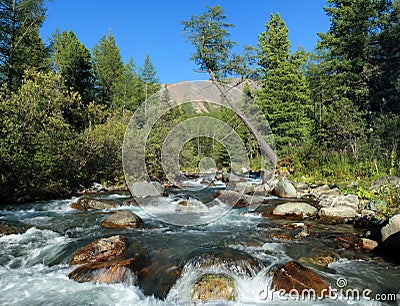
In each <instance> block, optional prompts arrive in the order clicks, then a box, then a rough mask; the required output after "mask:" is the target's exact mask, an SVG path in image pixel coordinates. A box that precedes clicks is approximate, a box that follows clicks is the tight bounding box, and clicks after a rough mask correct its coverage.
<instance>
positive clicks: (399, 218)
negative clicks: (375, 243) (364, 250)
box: [381, 215, 400, 242]
mask: <svg viewBox="0 0 400 306" xmlns="http://www.w3.org/2000/svg"><path fill="white" fill-rule="evenodd" d="M397 232H400V215H394V216H393V217H391V218H390V219H389V223H388V224H387V225H385V226H384V227H382V229H381V233H382V242H385V240H386V239H387V238H389V237H390V236H391V235H394V234H396V233H397Z"/></svg>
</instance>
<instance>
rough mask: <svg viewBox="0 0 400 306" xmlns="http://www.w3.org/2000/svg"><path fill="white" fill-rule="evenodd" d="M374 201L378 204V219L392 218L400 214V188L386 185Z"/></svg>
mask: <svg viewBox="0 0 400 306" xmlns="http://www.w3.org/2000/svg"><path fill="white" fill-rule="evenodd" d="M373 200H374V201H375V202H377V203H381V204H378V205H377V211H376V215H377V218H378V219H382V220H383V219H386V218H390V217H392V216H394V215H396V214H399V213H400V186H395V185H390V184H387V185H384V186H382V187H381V188H380V190H379V193H378V195H376V196H375V197H374V198H373Z"/></svg>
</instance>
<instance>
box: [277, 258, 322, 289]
mask: <svg viewBox="0 0 400 306" xmlns="http://www.w3.org/2000/svg"><path fill="white" fill-rule="evenodd" d="M271 289H272V290H276V291H279V290H282V291H284V292H285V293H293V291H295V292H296V293H297V294H298V296H303V294H304V296H311V297H325V296H327V295H328V294H329V288H328V286H327V284H326V282H325V281H323V280H322V279H321V278H320V277H319V276H318V275H317V274H315V273H314V272H313V271H311V270H310V269H309V268H307V267H305V266H303V265H302V264H300V263H298V262H296V261H290V262H288V263H286V264H284V265H282V266H280V267H279V268H278V269H277V270H276V271H275V273H274V274H273V276H272V283H271Z"/></svg>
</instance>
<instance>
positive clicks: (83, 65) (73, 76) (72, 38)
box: [52, 31, 93, 104]
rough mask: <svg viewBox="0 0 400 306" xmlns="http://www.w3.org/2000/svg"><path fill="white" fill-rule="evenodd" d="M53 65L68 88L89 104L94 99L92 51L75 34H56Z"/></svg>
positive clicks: (53, 45) (65, 32)
mask: <svg viewBox="0 0 400 306" xmlns="http://www.w3.org/2000/svg"><path fill="white" fill-rule="evenodd" d="M52 48H53V57H52V59H53V65H54V66H55V68H56V69H57V70H58V71H59V72H60V73H61V76H62V77H63V79H64V81H65V85H66V86H67V88H71V89H72V90H74V91H75V92H77V93H79V94H80V95H81V97H82V101H83V102H84V103H85V104H88V103H89V102H91V101H92V99H93V75H92V59H91V55H90V51H89V50H88V49H87V48H86V47H85V46H84V45H83V44H82V43H80V42H79V40H78V38H77V37H76V35H75V33H74V32H72V31H69V32H67V31H63V32H62V33H59V32H57V33H55V35H54V36H53V41H52Z"/></svg>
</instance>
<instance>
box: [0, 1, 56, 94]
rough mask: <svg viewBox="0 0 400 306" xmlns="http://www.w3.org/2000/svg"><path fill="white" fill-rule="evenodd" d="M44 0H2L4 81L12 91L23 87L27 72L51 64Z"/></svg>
mask: <svg viewBox="0 0 400 306" xmlns="http://www.w3.org/2000/svg"><path fill="white" fill-rule="evenodd" d="M44 2H45V1H44V0H15V1H14V0H1V1H0V29H1V31H0V57H1V61H0V80H1V81H2V82H3V83H7V89H8V91H9V92H11V91H16V90H17V89H18V87H19V86H20V84H21V82H22V79H23V75H24V71H25V70H26V69H28V68H30V67H32V68H37V69H45V68H48V66H49V61H48V52H47V49H46V47H45V46H44V44H43V42H42V40H41V38H40V36H39V29H40V26H41V25H42V23H43V21H44V18H45V13H46V8H45V6H44Z"/></svg>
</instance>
